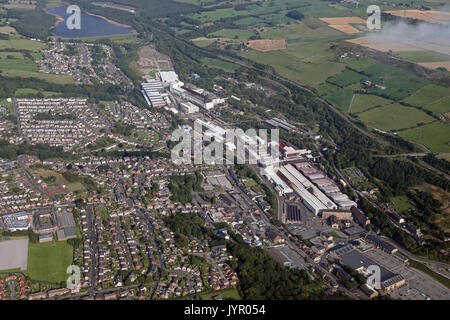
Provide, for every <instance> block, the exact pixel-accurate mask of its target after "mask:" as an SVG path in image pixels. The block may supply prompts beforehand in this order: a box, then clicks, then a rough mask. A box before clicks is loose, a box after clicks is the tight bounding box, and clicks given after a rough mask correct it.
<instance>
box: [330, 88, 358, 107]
mask: <svg viewBox="0 0 450 320" xmlns="http://www.w3.org/2000/svg"><path fill="white" fill-rule="evenodd" d="M325 99H327V100H328V101H329V102H331V103H332V104H333V105H334V106H336V107H337V108H338V109H339V110H341V111H342V112H344V113H346V112H348V109H349V107H350V104H351V102H352V99H353V88H350V87H348V88H344V89H339V90H338V91H336V92H333V93H331V94H328V95H326V96H325Z"/></svg>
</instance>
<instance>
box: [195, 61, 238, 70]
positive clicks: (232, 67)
mask: <svg viewBox="0 0 450 320" xmlns="http://www.w3.org/2000/svg"><path fill="white" fill-rule="evenodd" d="M202 63H204V64H206V65H207V66H209V67H213V68H219V69H223V70H225V71H228V72H234V70H236V69H237V66H236V65H234V64H231V63H228V62H226V61H222V60H217V59H213V58H203V59H202Z"/></svg>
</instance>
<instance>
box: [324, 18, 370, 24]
mask: <svg viewBox="0 0 450 320" xmlns="http://www.w3.org/2000/svg"><path fill="white" fill-rule="evenodd" d="M320 20H322V21H324V22H326V23H328V24H330V25H344V24H350V23H355V24H366V21H365V20H363V19H361V18H359V17H339V18H320Z"/></svg>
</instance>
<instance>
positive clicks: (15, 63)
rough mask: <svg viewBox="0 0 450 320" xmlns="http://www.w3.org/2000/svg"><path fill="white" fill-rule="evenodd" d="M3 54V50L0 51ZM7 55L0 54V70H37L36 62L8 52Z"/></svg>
mask: <svg viewBox="0 0 450 320" xmlns="http://www.w3.org/2000/svg"><path fill="white" fill-rule="evenodd" d="M2 53H3V54H4V52H2ZM14 53H18V52H14ZM8 56H9V58H8V57H7V56H4V55H2V56H0V70H18V71H27V72H38V71H39V70H38V66H37V64H36V63H34V62H33V61H31V60H29V59H25V58H24V57H23V56H22V57H17V56H16V55H12V54H11V53H10V52H8ZM13 57H14V58H13Z"/></svg>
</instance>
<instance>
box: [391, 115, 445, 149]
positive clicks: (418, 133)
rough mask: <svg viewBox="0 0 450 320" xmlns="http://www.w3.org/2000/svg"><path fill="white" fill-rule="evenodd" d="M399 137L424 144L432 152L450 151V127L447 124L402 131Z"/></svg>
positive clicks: (435, 124) (428, 125)
mask: <svg viewBox="0 0 450 320" xmlns="http://www.w3.org/2000/svg"><path fill="white" fill-rule="evenodd" d="M398 135H399V136H400V137H402V138H404V139H406V140H409V141H412V142H415V143H419V144H423V145H425V146H426V147H427V148H428V149H430V150H431V151H432V152H448V151H450V127H449V125H448V124H446V123H441V122H436V123H432V124H427V125H424V126H420V127H418V128H414V129H409V130H405V131H400V132H399V133H398Z"/></svg>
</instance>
